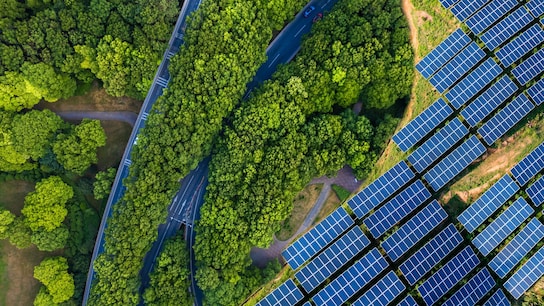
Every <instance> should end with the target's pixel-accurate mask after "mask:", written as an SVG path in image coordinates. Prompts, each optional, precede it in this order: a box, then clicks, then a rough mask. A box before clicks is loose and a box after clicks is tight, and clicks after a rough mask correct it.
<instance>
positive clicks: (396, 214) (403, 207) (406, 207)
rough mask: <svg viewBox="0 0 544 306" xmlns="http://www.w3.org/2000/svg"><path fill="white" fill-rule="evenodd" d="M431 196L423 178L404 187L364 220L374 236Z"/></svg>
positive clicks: (391, 225) (387, 228)
mask: <svg viewBox="0 0 544 306" xmlns="http://www.w3.org/2000/svg"><path fill="white" fill-rule="evenodd" d="M430 197H431V193H430V192H429V190H428V189H427V188H426V187H425V186H424V185H423V183H422V182H421V180H417V181H416V182H415V183H413V184H412V185H410V186H408V187H406V188H405V189H403V190H402V191H401V192H400V193H399V194H398V195H396V196H395V197H394V198H393V199H391V201H389V202H387V203H386V204H385V205H384V206H382V207H381V208H380V209H378V210H377V211H376V212H375V213H373V214H372V215H370V216H368V218H366V219H365V220H364V221H363V222H364V224H365V225H366V227H367V228H368V229H369V230H370V233H371V234H372V236H373V237H374V238H378V237H380V236H381V235H383V234H384V233H385V232H387V231H388V230H390V229H391V228H392V227H393V226H394V225H395V224H397V223H398V222H399V221H400V220H402V219H403V218H404V217H406V216H407V215H408V214H410V213H411V212H412V211H414V210H415V209H416V208H418V207H419V206H420V205H421V204H423V202H425V201H426V200H427V199H428V198H430Z"/></svg>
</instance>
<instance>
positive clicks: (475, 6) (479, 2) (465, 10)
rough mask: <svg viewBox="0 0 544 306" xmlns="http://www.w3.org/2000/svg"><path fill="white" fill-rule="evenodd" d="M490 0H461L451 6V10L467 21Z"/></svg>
mask: <svg viewBox="0 0 544 306" xmlns="http://www.w3.org/2000/svg"><path fill="white" fill-rule="evenodd" d="M487 1H489V0H461V1H459V2H458V3H457V4H456V5H454V6H453V7H452V8H451V12H452V13H453V15H455V17H457V19H459V20H460V21H465V19H467V18H468V17H470V15H472V14H474V13H475V12H476V11H477V10H479V9H480V8H481V7H482V6H484V4H486V3H487Z"/></svg>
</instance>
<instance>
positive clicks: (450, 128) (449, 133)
mask: <svg viewBox="0 0 544 306" xmlns="http://www.w3.org/2000/svg"><path fill="white" fill-rule="evenodd" d="M467 134H468V129H467V128H466V127H465V125H464V124H463V123H462V122H461V120H459V119H458V118H454V119H453V120H452V121H450V122H449V123H448V124H447V125H446V126H444V128H442V129H441V130H440V131H438V133H436V134H434V135H433V136H432V137H431V138H429V139H428V140H427V141H425V143H423V144H422V145H421V146H420V147H419V148H417V150H415V151H414V152H412V154H410V155H409V156H408V161H409V162H410V163H411V164H412V166H414V168H415V169H416V171H417V172H419V173H422V172H423V171H425V169H427V167H429V166H430V165H431V164H432V163H434V162H435V161H436V160H437V159H438V158H439V157H440V156H442V155H443V154H444V153H446V152H447V151H448V150H449V149H450V148H451V147H453V145H454V144H456V143H457V142H458V141H459V140H461V138H463V137H465V136H466V135H467Z"/></svg>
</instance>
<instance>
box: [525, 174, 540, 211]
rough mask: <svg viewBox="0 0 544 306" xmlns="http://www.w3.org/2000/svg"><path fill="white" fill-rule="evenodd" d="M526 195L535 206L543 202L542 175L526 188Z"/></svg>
mask: <svg viewBox="0 0 544 306" xmlns="http://www.w3.org/2000/svg"><path fill="white" fill-rule="evenodd" d="M527 195H528V196H529V197H530V198H531V201H533V203H534V204H535V205H536V206H540V205H542V203H544V176H543V177H541V178H539V179H538V180H537V181H536V182H534V183H533V184H532V185H531V186H529V188H527Z"/></svg>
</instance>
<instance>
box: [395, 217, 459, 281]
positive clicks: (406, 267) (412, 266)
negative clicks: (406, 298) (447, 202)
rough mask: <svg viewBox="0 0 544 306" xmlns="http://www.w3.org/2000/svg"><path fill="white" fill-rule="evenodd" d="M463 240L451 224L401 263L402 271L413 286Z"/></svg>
mask: <svg viewBox="0 0 544 306" xmlns="http://www.w3.org/2000/svg"><path fill="white" fill-rule="evenodd" d="M461 242H463V237H461V234H459V232H458V231H457V229H456V228H455V226H454V225H453V224H450V225H448V226H447V227H446V228H445V229H443V230H442V231H441V232H440V233H439V234H438V235H436V236H435V237H434V238H433V239H431V240H430V241H429V242H427V243H426V244H425V245H424V246H423V247H422V248H421V249H419V250H418V251H417V252H415V253H414V254H413V255H412V256H410V258H408V259H407V260H406V261H405V262H404V263H403V264H401V265H400V266H399V268H400V271H401V272H402V274H403V275H404V276H405V277H406V280H408V283H409V284H410V285H412V286H413V285H414V284H415V283H416V282H417V281H419V280H420V279H421V277H423V275H425V273H427V272H429V271H431V269H432V268H433V267H434V266H435V265H436V264H438V263H439V262H440V261H441V260H442V259H443V258H444V257H446V255H448V254H449V253H450V252H451V251H453V249H455V248H456V247H457V246H459V245H460V244H461Z"/></svg>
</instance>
